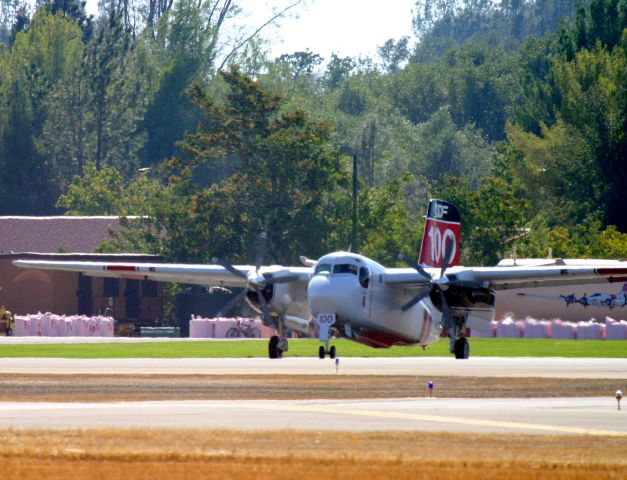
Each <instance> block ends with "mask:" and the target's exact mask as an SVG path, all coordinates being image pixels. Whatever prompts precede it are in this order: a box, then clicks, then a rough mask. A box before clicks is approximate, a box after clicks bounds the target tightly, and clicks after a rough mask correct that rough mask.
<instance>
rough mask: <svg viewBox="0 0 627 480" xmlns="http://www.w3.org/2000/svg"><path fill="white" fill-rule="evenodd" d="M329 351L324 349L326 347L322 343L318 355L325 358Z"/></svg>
mask: <svg viewBox="0 0 627 480" xmlns="http://www.w3.org/2000/svg"><path fill="white" fill-rule="evenodd" d="M326 353H327V352H325V351H324V347H323V346H322V345H320V347H319V348H318V356H319V357H320V358H324V356H325V355H326Z"/></svg>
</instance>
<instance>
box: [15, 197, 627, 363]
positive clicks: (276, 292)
mask: <svg viewBox="0 0 627 480" xmlns="http://www.w3.org/2000/svg"><path fill="white" fill-rule="evenodd" d="M495 221H498V219H495ZM460 239H461V224H460V216H459V212H458V210H457V208H456V207H455V206H454V205H452V204H450V203H447V202H444V201H442V200H431V201H430V203H429V207H428V210H427V217H426V221H425V230H424V235H423V239H422V245H421V252H420V258H419V261H418V262H416V261H411V260H409V259H407V258H405V257H402V258H403V259H404V260H405V261H406V263H407V264H408V267H407V268H386V267H384V266H383V265H381V264H379V263H377V262H375V261H374V260H372V259H370V258H367V257H365V256H363V255H358V254H356V253H351V252H334V253H330V254H328V255H324V256H323V257H321V258H320V259H318V260H317V261H313V260H308V259H305V258H301V261H303V264H304V265H305V266H301V267H287V266H280V265H272V266H262V265H261V263H262V260H261V259H262V258H263V251H264V249H265V241H266V237H265V235H262V236H261V242H260V244H259V245H258V249H257V259H256V264H255V265H235V266H232V265H229V264H227V263H226V262H220V261H219V260H217V259H214V262H215V263H216V264H214V265H186V264H162V263H109V262H64V261H38V260H16V261H14V262H13V263H14V264H15V265H16V266H18V267H21V268H37V269H51V270H67V271H74V272H82V273H83V274H85V275H93V276H100V277H120V278H131V279H140V280H155V281H163V282H181V283H188V284H197V285H206V286H223V287H242V288H243V289H244V290H243V291H242V292H241V293H240V294H239V295H238V296H236V297H235V298H234V299H233V300H232V301H231V302H229V304H228V305H226V306H225V307H224V309H223V311H228V310H229V309H230V308H232V307H233V306H234V305H235V304H236V303H237V302H239V301H241V300H242V299H244V298H245V299H246V301H247V302H248V303H249V304H250V305H251V306H252V308H254V309H255V310H256V311H258V312H260V313H261V314H262V316H263V320H264V322H265V323H266V324H275V325H276V326H277V328H278V332H279V335H278V336H275V337H273V338H271V339H270V342H269V347H268V350H269V356H270V358H278V357H281V356H282V354H283V352H285V351H287V340H286V339H285V330H286V328H291V329H296V330H301V331H305V330H308V329H309V325H310V322H311V320H315V321H316V323H317V324H318V325H319V327H320V329H319V330H320V335H319V339H320V341H321V342H323V343H324V345H320V347H319V351H318V354H319V356H320V358H324V357H325V356H326V355H327V354H328V355H329V356H330V357H331V358H334V357H335V356H336V349H335V347H334V346H331V347H330V348H329V328H330V327H331V326H333V327H334V329H335V331H336V333H337V334H338V335H342V336H344V337H346V338H349V339H353V340H355V341H357V342H361V343H364V344H366V345H370V346H372V347H390V346H392V345H399V344H400V345H420V346H423V347H424V346H427V345H429V344H430V343H433V342H435V341H437V340H438V339H439V338H440V334H441V332H442V330H443V329H444V328H445V329H447V330H448V334H449V337H450V351H451V353H453V354H454V355H455V357H456V358H459V359H463V358H468V355H469V346H468V340H467V338H466V331H467V329H468V328H472V329H475V330H486V329H487V328H488V326H489V323H490V322H491V321H492V320H493V319H494V311H495V291H497V290H506V289H514V288H524V287H541V286H553V285H577V284H589V283H594V284H596V283H608V282H609V283H612V282H623V281H627V267H625V266H616V265H606V264H605V265H604V264H600V265H586V266H564V265H553V266H511V267H503V266H499V267H463V266H458V262H459V255H460Z"/></svg>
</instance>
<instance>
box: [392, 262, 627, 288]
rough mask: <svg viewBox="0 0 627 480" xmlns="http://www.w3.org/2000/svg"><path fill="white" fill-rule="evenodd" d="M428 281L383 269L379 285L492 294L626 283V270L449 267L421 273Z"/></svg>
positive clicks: (402, 270)
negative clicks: (468, 289) (488, 291)
mask: <svg viewBox="0 0 627 480" xmlns="http://www.w3.org/2000/svg"><path fill="white" fill-rule="evenodd" d="M424 270H425V271H426V272H427V274H429V275H431V277H432V278H431V279H428V278H426V277H425V276H424V275H422V274H420V273H419V272H418V271H416V270H413V269H411V268H394V269H386V271H385V273H384V274H382V278H381V280H382V282H383V283H385V284H388V285H399V286H401V285H412V286H423V285H424V286H426V285H428V284H433V283H435V284H438V285H441V286H443V287H446V286H447V285H459V286H477V287H483V288H489V289H492V290H509V289H514V288H533V287H550V286H560V285H580V284H591V283H598V284H603V283H615V282H625V281H627V266H625V265H624V264H623V265H619V264H614V265H611V266H606V265H602V264H601V265H597V266H561V265H559V266H531V267H527V266H523V267H520V266H511V267H461V266H459V267H452V268H450V269H448V270H447V271H446V272H445V274H444V275H443V276H441V277H440V270H439V269H432V268H427V269H424Z"/></svg>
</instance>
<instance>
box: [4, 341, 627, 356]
mask: <svg viewBox="0 0 627 480" xmlns="http://www.w3.org/2000/svg"><path fill="white" fill-rule="evenodd" d="M332 344H333V345H335V346H336V348H337V350H338V354H339V355H340V356H342V357H448V356H450V353H449V351H448V346H449V342H448V340H447V339H442V340H440V341H439V342H436V343H434V344H432V345H430V346H429V347H427V349H424V350H423V349H422V348H420V347H417V346H410V347H392V348H389V349H375V348H370V347H366V346H364V345H360V344H358V343H355V342H352V341H350V340H346V339H338V340H334V341H332ZM318 345H319V342H318V341H317V340H315V339H314V340H290V343H289V353H288V355H289V356H290V357H313V356H317V352H318ZM470 348H471V355H472V356H477V357H486V356H487V357H565V358H627V342H625V341H604V340H551V339H512V338H473V339H470ZM267 352H268V347H267V340H211V341H207V340H199V341H164V342H158V341H157V342H149V343H83V344H34V345H28V344H5V345H0V357H5V358H6V357H11V358H27V357H32V358H42V357H47V358H229V357H230V358H247V357H248V358H252V357H266V356H267Z"/></svg>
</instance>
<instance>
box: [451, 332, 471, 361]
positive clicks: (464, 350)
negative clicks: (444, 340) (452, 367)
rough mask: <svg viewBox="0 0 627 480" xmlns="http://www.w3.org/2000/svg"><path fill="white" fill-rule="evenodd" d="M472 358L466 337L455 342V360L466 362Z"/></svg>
mask: <svg viewBox="0 0 627 480" xmlns="http://www.w3.org/2000/svg"><path fill="white" fill-rule="evenodd" d="M469 356H470V345H468V340H467V339H466V337H462V338H458V339H457V340H455V358H456V359H458V360H465V359H467V358H468V357H469Z"/></svg>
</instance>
